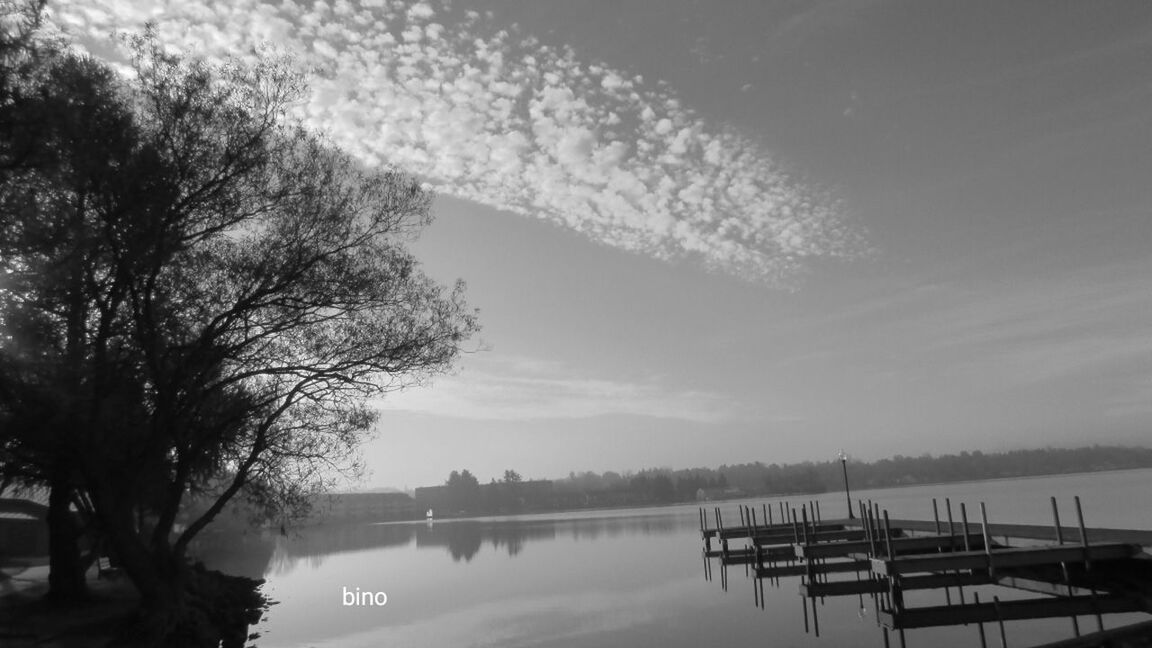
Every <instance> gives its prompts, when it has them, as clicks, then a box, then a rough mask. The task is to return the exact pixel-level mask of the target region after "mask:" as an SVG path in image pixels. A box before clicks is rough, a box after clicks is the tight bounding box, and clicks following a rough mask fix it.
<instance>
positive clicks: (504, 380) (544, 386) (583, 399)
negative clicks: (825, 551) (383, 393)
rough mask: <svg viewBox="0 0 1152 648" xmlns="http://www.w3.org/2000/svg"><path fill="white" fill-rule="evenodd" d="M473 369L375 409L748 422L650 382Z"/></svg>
mask: <svg viewBox="0 0 1152 648" xmlns="http://www.w3.org/2000/svg"><path fill="white" fill-rule="evenodd" d="M476 365H477V366H473V367H465V368H463V369H462V370H461V372H460V375H459V376H449V377H446V378H441V379H438V380H437V381H436V382H434V383H433V384H432V385H431V386H428V387H425V388H421V389H414V390H407V391H401V392H397V393H393V394H389V395H388V396H387V397H386V398H384V399H382V400H380V401H378V402H377V405H378V407H379V408H380V409H381V410H392V411H406V412H417V413H426V414H434V415H437V416H448V417H454V418H466V419H474V420H501V421H518V420H535V419H575V418H592V417H597V416H605V415H631V416H643V417H652V418H665V419H677V420H684V421H691V422H698V423H721V422H728V421H735V420H741V419H744V418H748V417H750V416H751V413H750V412H748V411H746V408H744V407H743V406H742V405H740V404H739V403H737V402H736V401H734V400H732V399H730V398H728V397H726V396H723V395H720V394H716V393H711V392H705V391H700V390H684V389H674V388H669V387H668V386H666V385H663V384H661V383H660V381H658V380H655V379H652V380H645V381H628V380H614V379H604V378H594V377H586V376H573V375H571V372H570V371H568V370H567V368H566V367H564V366H563V365H560V364H557V363H552V362H548V361H544V360H539V359H534V358H524V357H514V358H503V359H501V358H488V359H486V360H478V361H477V363H476Z"/></svg>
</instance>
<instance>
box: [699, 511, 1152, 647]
mask: <svg viewBox="0 0 1152 648" xmlns="http://www.w3.org/2000/svg"><path fill="white" fill-rule="evenodd" d="M932 506H933V513H934V516H933V517H934V518H935V519H934V520H933V521H930V522H925V521H918V520H891V519H889V517H888V514H887V512H884V513H883V514H882V513H881V512H880V510H879V507H878V506H876V505H873V504H872V503H868V504H867V505H865V504H863V503H860V505H859V511H858V516H856V517H852V518H849V519H837V520H823V519H822V518H821V515H820V510H819V506H818V504H813V503H806V504H803V505H801V506H800V507H799V510H797V509H796V508H793V507H789V506H786V505H785V504H783V503H779V504H778V506H777V507H773V508H769V506H768V505H767V504H764V505H761V507H760V508H755V507H749V506H741V507H739V510H738V513H739V518H740V524H738V525H734V526H725V525H724V520H723V516H722V515H721V512H720V510H719V509H714V510H712V511H706V510H704V509H701V510H700V529H701V537H702V539H703V541H704V556H705V577H706V578H707V579H708V580H711V578H712V572H713V567H712V560H713V559H715V560H718V562H719V565H720V568H721V584H722V586H723V587H724V588H725V589H727V584H728V579H727V572H726V569H727V567H728V566H730V565H744V566H745V570H746V573H747V574H748V575H749V576H750V577H752V578H753V579H755V580H754V584H755V587H754V588H753V592H754V593H755V594H756V596H755V597H754V602H755V604H756V605H758V606H760V607H763V605H764V581H765V580H767V581H768V582H770V583H775V584H777V585H779V583H780V579H781V578H788V577H799V578H800V594H801V595H802V596H803V597H804V599H805V600H813V601H814V599H817V598H819V599H823V598H824V597H828V596H858V597H863V596H869V597H871V598H872V599H873V601H874V609H875V610H876V621H877V624H878V625H880V626H881V628H882V633H883V637H884V645H885V646H887V645H889V637H888V632H889V630H893V631H896V632H897V633H898V636H899V641H900V645H902V646H903V645H904V643H905V630H910V629H914V628H928V627H937V626H950V625H961V624H963V625H969V624H972V625H975V626H976V628H977V629H978V631H979V638H980V645H982V646H984V645H987V643H986V635H985V628H984V624H995V625H997V626H998V627H999V635H1000V638H1001V642H1002V644H1003V643H1005V639H1004V637H1005V633H1004V623H1005V622H1009V621H1018V620H1027V619H1050V618H1057V617H1068V618H1070V619H1071V621H1072V624H1071V628H1072V632H1073V634H1074V635H1075V638H1073V639H1069V640H1068V641H1067V642H1060V643H1059V644H1053V646H1055V645H1059V646H1068V647H1072V646H1076V647H1079V648H1088V647H1092V646H1100V647H1103V646H1129V645H1133V646H1134V645H1141V646H1146V645H1149V644H1148V643H1141V644H1132V643H1125V642H1126V641H1129V639H1127V638H1126V637H1145V638H1147V637H1148V636H1149V635H1152V622H1146V623H1138V624H1135V625H1130V626H1126V627H1125V628H1114V629H1111V630H1107V631H1105V630H1104V624H1103V616H1104V615H1108V614H1118V613H1132V612H1145V613H1152V557H1150V556H1149V555H1148V554H1146V553H1144V548H1145V547H1152V531H1141V530H1127V529H1095V528H1086V527H1085V526H1084V522H1083V515H1082V514H1081V510H1080V502H1079V498H1077V499H1076V514H1077V521H1078V526H1076V527H1063V526H1061V525H1060V520H1059V515H1058V511H1057V509H1056V502H1055V499H1053V500H1052V507H1053V508H1052V511H1053V518H1054V519H1053V525H1052V526H1034V525H1021V524H990V523H989V522H988V521H987V516H986V514H985V512H984V507H983V505H981V511H980V514H981V516H980V517H981V519H980V521H979V522H978V523H970V522H969V520H968V514H967V510H966V509H965V508H964V505H961V506H960V509H959V513H960V520H959V521H957V520H955V519H954V518H953V516H952V507H951V503H950V502H947V500H946V513H947V518H946V521H942V520H941V519H940V515H939V510H938V508H937V504H936V502H935V501H933V503H932ZM774 513H778V515H774ZM774 518H775V519H774ZM777 520H778V521H777ZM735 543H741V544H743V546H742V547H733V546H732V545H733V544H735ZM714 544H715V545H717V546H714ZM843 575H848V578H844V577H843ZM965 588H967V592H966V591H965ZM997 588H1000V589H999V590H997ZM908 591H919V592H921V593H922V594H923V593H924V592H928V593H931V592H933V591H941V592H942V593H943V594H944V596H943V601H941V602H940V603H941V604H939V605H923V604H921V605H916V606H909V605H906V604H905V601H904V592H908ZM998 592H999V595H997V593H998ZM1035 594H1041V595H1042V596H1035ZM953 595H955V596H953ZM981 595H983V596H984V600H983V601H981ZM1001 596H1004V597H1006V599H1007V600H1001ZM1021 597H1024V598H1021ZM924 598H925V597H924V596H922V595H921V596H918V597H917V601H922V600H923V599H924ZM861 606H862V607H863V603H861ZM817 607H818V606H817V605H816V604H815V602H813V604H812V609H811V619H812V626H813V627H814V628H815V632H816V634H817V635H819V620H818V617H817ZM1077 617H1092V618H1095V619H1096V626H1097V632H1093V633H1090V634H1082V633H1081V628H1080V622H1079V620H1078V619H1077ZM804 624H805V630H806V631H807V630H808V628H809V608H808V604H807V603H805V607H804Z"/></svg>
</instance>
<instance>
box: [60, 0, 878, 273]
mask: <svg viewBox="0 0 1152 648" xmlns="http://www.w3.org/2000/svg"><path fill="white" fill-rule="evenodd" d="M53 6H54V15H55V19H56V21H57V22H58V23H59V24H61V25H63V26H64V27H65V28H66V29H68V30H69V31H70V32H72V33H74V34H77V35H79V36H81V37H82V40H83V39H87V40H88V41H89V42H94V40H95V39H103V38H104V37H106V36H107V35H108V34H110V33H111V32H112V31H113V30H114V29H121V30H134V29H139V28H140V27H141V26H143V24H144V23H145V22H147V21H152V22H155V24H156V26H157V28H158V31H159V33H160V36H161V38H162V39H163V40H164V41H165V42H167V43H173V44H175V45H176V46H178V47H180V48H182V49H185V50H187V51H192V52H197V53H202V54H205V55H208V56H222V55H226V54H230V53H242V52H250V51H253V50H254V49H255V48H259V47H261V46H262V45H263V44H266V43H273V44H274V45H275V46H276V47H278V48H281V49H284V50H286V51H288V52H289V53H291V54H292V55H294V56H295V57H296V59H297V60H298V61H299V62H300V64H301V65H302V66H304V67H306V68H308V69H311V70H313V71H315V72H316V73H317V79H316V81H315V82H314V83H313V88H312V95H311V98H310V100H309V101H308V103H307V105H306V106H303V107H302V108H301V110H302V112H303V116H304V117H305V119H306V120H307V122H308V123H310V124H311V125H313V126H315V127H317V128H319V129H322V130H325V131H327V132H329V133H330V134H331V136H332V138H333V139H334V141H335V142H336V143H337V144H338V145H340V146H342V147H344V148H346V149H347V150H349V151H351V152H353V153H354V154H355V155H356V156H358V157H359V158H360V159H362V160H364V161H365V162H366V163H368V164H370V165H394V166H396V167H400V168H403V169H405V170H407V171H409V172H412V173H415V174H417V175H419V176H421V177H423V178H425V179H426V180H427V181H428V182H429V183H430V184H431V185H433V186H434V187H435V188H436V189H438V190H439V191H441V192H444V193H447V194H450V195H455V196H458V197H462V198H466V199H470V200H474V201H477V202H479V203H482V204H487V205H491V206H494V207H498V208H502V209H506V210H510V211H512V212H516V213H519V214H522V215H525V216H529V217H538V218H544V219H547V220H550V221H552V222H555V223H558V224H561V225H563V226H565V227H569V228H572V229H575V230H578V231H580V232H583V233H584V234H586V235H587V236H588V237H590V238H591V239H593V240H595V241H598V242H601V243H604V244H607V245H610V246H613V247H616V248H620V249H623V250H628V251H632V252H637V253H641V254H646V255H650V256H653V257H656V258H659V259H665V260H673V259H686V258H687V259H694V260H697V261H699V262H702V263H703V264H704V265H705V266H707V267H709V268H710V269H713V270H718V271H722V272H727V273H730V274H733V275H736V276H740V277H743V278H746V279H750V280H754V281H764V282H768V283H776V284H784V283H787V280H788V279H789V278H790V277H793V276H794V275H795V274H796V273H797V272H798V271H800V270H802V269H803V268H804V266H805V263H806V262H807V261H809V260H811V259H812V258H816V257H841V258H844V257H852V256H854V255H856V254H857V253H859V252H860V251H861V250H863V248H864V245H863V243H862V241H861V237H860V236H859V233H858V230H857V229H854V228H852V227H850V226H848V224H847V223H846V221H845V219H844V218H843V217H842V210H841V206H840V205H839V204H838V203H837V201H836V200H834V199H833V198H832V197H831V196H830V195H829V194H828V193H827V192H825V191H823V190H821V189H819V188H815V187H811V186H807V185H805V184H803V183H801V182H799V181H797V180H795V179H794V178H792V177H790V176H789V174H788V173H786V172H785V171H784V169H783V167H782V166H781V165H780V164H779V163H778V162H777V161H776V160H774V159H773V158H772V157H771V156H769V155H768V153H767V152H766V151H764V150H762V148H761V147H759V146H758V145H756V144H755V143H753V142H752V141H751V140H749V139H747V138H745V137H743V136H741V135H740V134H738V133H736V132H734V131H732V130H730V129H727V128H723V127H719V126H716V125H714V124H710V123H708V122H706V121H705V120H704V119H703V118H701V117H700V116H698V115H697V114H695V113H694V112H693V111H692V110H690V109H689V108H687V107H685V106H684V105H682V103H681V102H680V101H678V100H677V99H676V98H675V96H674V94H673V93H671V92H669V91H667V90H666V89H664V86H662V85H661V84H656V83H651V82H648V81H646V80H645V79H643V78H642V77H640V76H637V75H633V74H628V73H626V72H624V71H622V70H620V69H615V68H612V67H609V66H607V65H603V64H599V63H593V62H587V61H582V60H579V59H578V58H577V57H576V55H575V54H574V53H573V52H572V51H571V50H569V49H566V48H556V47H551V46H546V45H543V44H541V43H540V42H539V41H537V40H536V39H535V38H533V37H532V36H523V35H520V34H519V33H518V32H519V30H518V29H516V28H515V27H512V28H509V29H498V28H497V27H495V26H493V25H492V22H493V17H492V16H491V14H485V15H482V14H480V13H477V12H473V11H464V10H462V9H459V8H455V7H452V8H450V7H448V6H443V5H439V4H437V5H435V6H434V5H432V4H429V3H427V2H417V3H410V2H396V1H391V2H389V1H386V0H358V1H357V2H349V1H347V0H336V1H335V2H327V1H325V0H318V1H316V2H308V3H296V2H293V1H292V0H285V1H284V2H279V3H266V2H262V1H260V0H237V1H235V2H227V3H224V2H206V1H204V0H199V1H197V0H192V1H188V0H180V1H179V2H177V1H175V0H159V1H157V0H148V1H144V0H103V1H101V0H62V1H61V2H58V3H54V5H53Z"/></svg>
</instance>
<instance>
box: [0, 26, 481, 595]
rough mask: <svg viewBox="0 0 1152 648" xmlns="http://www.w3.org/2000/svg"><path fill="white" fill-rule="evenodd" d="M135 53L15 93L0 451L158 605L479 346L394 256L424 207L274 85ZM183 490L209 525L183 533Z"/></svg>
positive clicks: (262, 72)
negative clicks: (390, 400)
mask: <svg viewBox="0 0 1152 648" xmlns="http://www.w3.org/2000/svg"><path fill="white" fill-rule="evenodd" d="M9 41H11V42H16V41H15V39H13V38H7V37H6V40H5V41H4V42H5V43H8V42H9ZM13 47H14V50H19V49H20V47H16V46H13ZM24 49H25V50H27V49H28V48H27V47H24ZM48 49H49V50H51V48H48ZM132 49H133V51H134V54H135V55H134V58H133V60H132V67H133V69H134V72H135V74H134V76H133V77H132V79H131V81H123V80H121V79H119V78H117V77H116V76H115V75H114V74H113V73H112V72H111V71H110V70H109V69H108V68H107V67H106V66H104V65H103V64H101V63H98V62H95V61H93V60H91V59H87V58H83V57H79V56H75V55H72V54H69V53H66V52H63V51H59V50H54V51H51V52H50V55H46V56H39V57H27V56H25V57H24V58H23V59H21V60H22V61H31V64H30V66H29V71H28V73H27V74H24V75H23V76H22V77H21V78H20V79H18V83H19V87H18V88H16V90H15V91H13V90H11V89H8V90H6V92H7V94H8V96H9V98H10V99H9V100H8V101H7V103H6V105H5V106H4V114H3V119H4V120H5V121H4V123H5V124H14V123H21V124H23V125H25V126H28V125H31V127H26V128H24V129H23V130H22V131H21V132H22V133H23V135H21V136H20V137H15V138H10V139H5V141H4V142H3V144H0V164H3V166H4V176H3V182H2V184H0V208H2V210H0V281H2V282H3V283H2V284H0V325H2V326H3V331H2V333H0V364H2V366H3V369H0V425H2V426H3V427H2V428H0V451H2V452H3V453H4V459H5V467H6V470H9V471H19V473H20V475H21V476H22V477H23V478H25V479H32V480H42V481H43V482H44V483H48V484H52V485H53V486H54V488H55V487H59V488H61V489H68V490H69V491H73V490H74V491H77V492H82V493H83V494H85V495H86V496H88V497H90V498H91V501H92V504H93V509H94V513H95V515H96V519H97V521H98V524H99V527H100V529H101V531H102V533H103V534H104V535H105V537H106V538H107V539H108V540H109V541H110V542H111V543H112V545H114V548H115V550H116V552H117V553H118V554H119V556H120V558H121V560H122V561H123V563H124V566H125V569H126V571H127V572H128V574H129V576H130V577H131V578H132V579H133V581H134V582H135V583H136V584H137V586H138V587H139V588H140V589H141V591H142V592H144V593H145V594H146V598H145V600H146V601H149V602H157V603H158V604H161V605H162V604H165V603H168V602H170V599H172V598H173V596H174V594H173V592H175V591H178V590H179V588H178V587H174V585H173V584H175V585H176V586H178V585H179V583H180V575H181V574H182V573H183V571H182V570H183V567H182V565H183V561H184V558H183V556H184V552H185V550H186V548H187V546H188V543H189V542H190V541H191V539H192V538H193V537H194V536H195V535H196V534H197V533H198V532H199V531H200V530H202V529H203V528H204V526H205V525H207V524H208V523H210V522H211V520H212V519H213V518H214V517H215V516H216V515H217V514H218V513H219V512H220V510H221V509H222V508H223V507H224V506H225V504H226V503H227V502H228V501H229V500H231V499H232V498H233V497H236V496H237V495H241V494H243V495H245V496H247V497H248V498H249V499H251V500H254V501H256V502H257V503H259V504H260V505H262V506H263V507H264V509H265V510H266V511H267V512H269V513H270V514H272V515H283V514H286V513H288V512H290V511H291V508H292V506H293V505H294V504H295V503H299V502H302V501H304V500H305V497H304V496H305V495H306V494H307V493H308V492H309V491H311V490H313V489H316V488H319V487H321V486H322V485H323V483H324V481H325V480H326V479H328V478H330V476H331V475H332V474H333V471H349V470H355V467H356V454H355V450H356V448H357V446H358V445H359V444H360V443H361V442H362V441H363V440H364V438H365V436H366V435H367V434H368V433H370V431H371V430H372V428H373V426H374V423H375V413H374V410H373V409H372V408H371V406H370V399H371V398H375V397H378V396H379V395H380V394H381V393H383V392H387V391H389V390H394V389H399V388H402V387H405V386H408V385H411V384H413V383H416V382H419V381H420V380H421V379H422V378H424V377H426V376H428V375H431V374H433V373H436V372H438V371H441V370H443V369H445V368H446V367H448V366H449V365H450V363H451V362H452V360H453V359H454V358H455V356H456V355H457V354H458V353H459V352H460V349H461V345H462V344H463V343H464V342H465V341H466V340H467V339H468V338H469V337H470V336H471V335H472V334H473V333H474V332H475V331H476V329H477V324H476V319H475V314H474V313H473V312H472V311H470V310H469V309H468V308H467V306H466V305H465V303H464V299H463V286H462V284H459V283H458V284H457V285H456V286H455V287H452V288H445V287H443V286H441V285H439V284H437V283H436V282H434V281H432V280H431V279H429V278H428V277H426V276H425V275H424V274H423V273H422V272H421V271H420V268H419V265H418V263H417V262H416V260H415V259H414V258H413V257H412V255H411V254H410V253H409V252H408V251H407V250H406V247H405V245H406V243H407V241H408V240H410V238H411V237H412V236H413V235H414V234H415V233H417V232H418V231H419V230H420V229H421V228H422V227H423V226H424V225H426V224H427V223H428V221H429V205H430V200H431V197H430V195H429V194H428V193H427V192H426V191H424V190H423V189H421V187H420V186H419V184H418V183H417V182H416V181H415V180H413V179H412V178H409V177H407V176H405V175H403V174H401V173H398V172H394V171H382V172H374V171H368V170H366V169H364V168H362V167H361V166H360V165H359V164H357V163H356V162H355V161H354V160H353V159H351V158H350V157H349V156H347V155H346V154H344V153H342V152H340V151H338V150H336V149H335V148H334V147H332V146H331V145H329V144H328V143H327V142H326V141H324V140H323V139H321V138H319V137H317V136H316V135H314V134H312V133H310V132H309V131H307V130H306V129H304V128H303V127H302V126H301V125H300V124H298V123H296V122H294V121H293V120H292V119H290V118H289V117H288V109H289V107H290V104H291V103H292V102H293V101H295V100H296V99H298V98H299V97H300V96H301V93H302V92H303V84H302V81H301V79H300V78H299V77H298V76H296V75H295V74H294V73H292V72H291V71H290V69H289V67H288V66H287V65H286V64H284V63H283V62H279V61H275V60H269V59H264V60H261V61H260V62H259V63H258V64H257V65H256V66H255V67H245V66H241V65H236V64H229V65H225V66H211V65H209V64H207V63H205V62H202V61H196V60H191V59H183V58H179V57H176V56H173V55H171V54H168V53H166V52H164V50H163V48H162V46H161V44H160V43H158V42H157V41H156V40H155V38H154V37H153V36H152V35H151V34H145V35H143V36H140V37H137V38H135V39H134V40H133V42H132ZM6 56H7V55H6ZM8 58H11V57H8ZM8 132H13V131H12V130H11V129H10V130H9V131H8ZM188 493H193V494H195V495H197V496H198V497H200V498H201V499H204V498H207V500H208V501H210V502H211V504H210V505H209V506H207V507H206V508H205V509H204V511H203V514H202V515H201V516H200V517H198V518H197V519H195V520H193V521H191V523H190V524H188V525H187V527H186V528H184V529H183V530H181V531H180V532H179V533H176V531H177V529H176V527H175V520H176V516H177V513H178V512H179V510H180V507H181V504H182V502H183V500H184V498H185V497H186V495H187V494H188ZM142 518H147V519H148V521H149V523H148V524H146V525H140V524H139V521H140V520H141V519H142Z"/></svg>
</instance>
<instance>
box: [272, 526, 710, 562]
mask: <svg viewBox="0 0 1152 648" xmlns="http://www.w3.org/2000/svg"><path fill="white" fill-rule="evenodd" d="M685 528H691V521H690V520H687V519H686V518H685V517H684V516H682V515H680V516H676V515H665V516H646V517H621V516H617V515H612V516H605V517H600V518H595V517H581V518H571V517H560V518H552V519H548V518H544V519H530V518H517V519H510V518H483V519H474V520H443V521H437V522H432V523H425V522H389V523H380V524H359V525H331V526H328V525H326V526H314V527H303V528H299V529H296V530H293V531H291V532H289V533H288V536H287V537H286V538H278V539H277V540H276V543H275V546H276V551H275V553H274V555H273V556H272V560H271V566H270V573H272V574H283V573H287V572H290V571H292V570H293V569H295V568H296V566H297V565H298V564H299V563H300V561H302V560H303V561H305V563H306V564H308V565H309V566H311V567H319V566H320V565H321V564H322V563H323V561H324V558H325V557H326V556H330V555H334V554H340V553H347V552H357V551H369V550H376V549H386V548H390V547H406V546H410V545H414V546H415V547H416V548H417V549H444V550H446V551H447V552H448V554H449V555H451V556H452V560H453V562H463V563H468V562H471V561H472V560H473V559H474V558H475V557H476V556H477V555H478V554H479V553H480V552H481V551H483V550H484V549H485V547H488V548H489V550H491V551H495V552H499V553H503V554H506V555H507V556H509V557H516V556H517V555H519V554H520V552H521V551H523V549H524V547H525V545H526V544H529V543H531V542H539V541H554V540H556V539H557V538H558V537H563V538H571V539H572V540H576V541H596V540H598V539H600V538H601V537H608V538H613V537H618V536H621V535H642V536H649V535H670V534H673V533H676V532H678V531H681V530H683V529H685Z"/></svg>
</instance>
